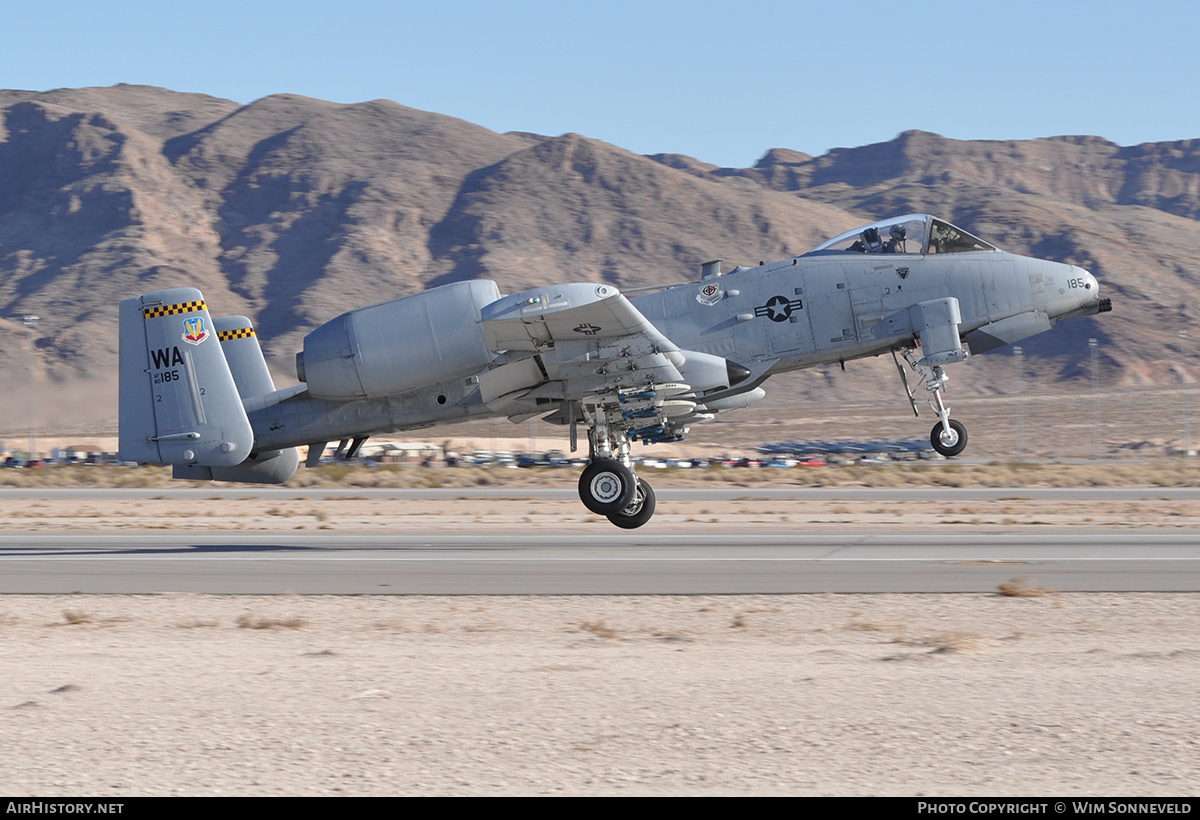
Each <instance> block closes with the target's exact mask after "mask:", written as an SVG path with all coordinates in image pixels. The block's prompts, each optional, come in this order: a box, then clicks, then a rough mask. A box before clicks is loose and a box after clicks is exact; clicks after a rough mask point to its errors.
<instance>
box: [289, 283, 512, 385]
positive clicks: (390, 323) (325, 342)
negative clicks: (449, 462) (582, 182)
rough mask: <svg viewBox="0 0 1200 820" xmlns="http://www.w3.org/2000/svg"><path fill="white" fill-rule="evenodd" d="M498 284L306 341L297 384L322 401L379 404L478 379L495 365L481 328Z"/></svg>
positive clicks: (431, 293)
mask: <svg viewBox="0 0 1200 820" xmlns="http://www.w3.org/2000/svg"><path fill="white" fill-rule="evenodd" d="M499 298H500V291H499V289H498V288H497V287H496V283H495V282H493V281H491V280H490V279H473V280H471V281H467V282H455V283H454V284H450V285H443V286H442V287H438V288H433V289H432V290H427V291H425V292H423V293H415V294H413V295H411V296H402V297H400V298H399V299H393V300H391V301H390V302H383V303H381V304H378V305H372V306H371V307H366V308H361V309H360V310H352V311H350V312H349V313H343V314H342V315H341V316H339V317H337V318H336V319H333V320H332V321H330V322H326V323H325V324H323V325H321V326H320V327H319V328H317V329H316V330H314V331H313V332H312V333H310V334H308V335H307V336H305V337H304V350H303V351H302V352H301V353H298V354H296V376H297V377H298V378H299V379H300V381H302V382H306V383H307V384H308V393H309V395H311V396H313V397H315V398H318V399H330V400H333V401H352V400H354V399H377V398H382V397H384V396H392V395H396V394H397V393H404V392H406V391H409V390H414V389H416V388H419V387H423V386H428V385H432V384H438V383H442V382H446V381H449V380H452V379H458V378H464V377H466V376H469V375H472V374H475V373H478V372H479V371H480V370H482V369H483V368H484V367H486V366H487V364H488V363H489V362H490V361H491V360H492V358H493V354H492V353H491V352H490V351H489V350H488V347H487V344H486V342H485V341H484V338H483V331H482V330H481V328H480V326H479V317H480V311H481V309H482V308H483V306H484V305H487V304H489V303H491V302H494V301H496V300H497V299H499Z"/></svg>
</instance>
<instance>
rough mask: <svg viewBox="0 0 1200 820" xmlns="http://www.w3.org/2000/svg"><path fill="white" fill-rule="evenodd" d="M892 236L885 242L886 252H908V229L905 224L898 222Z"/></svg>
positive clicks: (884, 249) (893, 227) (894, 226)
mask: <svg viewBox="0 0 1200 820" xmlns="http://www.w3.org/2000/svg"><path fill="white" fill-rule="evenodd" d="M890 233H891V236H892V238H891V239H889V240H888V241H887V242H885V243H884V244H883V252H884V253H908V250H907V246H906V240H907V239H908V231H907V230H906V229H905V228H904V226H903V225H901V224H899V223H896V224H895V225H893V226H892V230H891V231H890Z"/></svg>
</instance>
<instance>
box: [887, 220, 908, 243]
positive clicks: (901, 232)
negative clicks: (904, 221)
mask: <svg viewBox="0 0 1200 820" xmlns="http://www.w3.org/2000/svg"><path fill="white" fill-rule="evenodd" d="M889 233H891V235H892V239H895V240H896V241H897V242H903V241H904V240H905V239H906V238H907V237H908V230H907V229H905V227H904V226H903V225H901V224H900V223H899V222H897V223H896V224H895V225H893V226H892V230H891V231H890V232H889Z"/></svg>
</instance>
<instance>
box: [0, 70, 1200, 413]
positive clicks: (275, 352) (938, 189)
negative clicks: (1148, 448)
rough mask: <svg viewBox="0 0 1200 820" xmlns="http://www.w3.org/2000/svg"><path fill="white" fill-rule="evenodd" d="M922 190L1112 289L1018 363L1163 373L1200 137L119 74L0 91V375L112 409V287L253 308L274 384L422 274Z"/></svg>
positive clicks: (1183, 305)
mask: <svg viewBox="0 0 1200 820" xmlns="http://www.w3.org/2000/svg"><path fill="white" fill-rule="evenodd" d="M925 211H928V212H932V213H935V214H938V215H940V216H943V217H945V218H947V219H949V220H951V221H952V222H955V223H957V224H960V225H961V226H963V227H964V228H967V229H968V230H970V231H972V232H974V233H976V234H978V235H980V236H981V237H983V238H985V239H988V240H989V241H992V242H993V243H995V244H998V245H999V246H1000V247H1002V248H1004V249H1005V250H1010V251H1014V252H1016V253H1022V254H1030V255H1036V256H1040V257H1043V258H1050V259H1057V260H1061V261H1067V262H1072V263H1076V264H1080V265H1082V266H1084V267H1086V268H1088V269H1089V270H1091V271H1092V272H1093V273H1095V274H1096V276H1097V277H1098V278H1099V280H1100V282H1101V286H1102V288H1103V293H1104V294H1105V295H1108V296H1111V297H1112V298H1113V300H1114V312H1113V313H1111V314H1106V315H1103V316H1100V317H1092V318H1089V319H1085V320H1075V321H1072V322H1068V323H1064V324H1063V325H1062V326H1060V327H1059V328H1058V329H1056V330H1055V331H1054V332H1053V333H1050V334H1045V335H1044V336H1042V337H1038V338H1037V339H1033V340H1030V341H1029V343H1028V344H1027V345H1026V349H1027V350H1028V351H1029V352H1030V353H1031V354H1038V355H1037V356H1030V357H1029V358H1030V364H1031V368H1033V369H1034V370H1035V371H1037V372H1039V373H1040V374H1041V378H1043V379H1045V380H1048V381H1057V380H1070V379H1073V378H1076V377H1079V376H1081V375H1082V374H1084V373H1085V370H1086V361H1085V360H1086V356H1087V344H1086V340H1087V338H1089V337H1095V338H1098V339H1100V340H1101V346H1102V350H1103V351H1104V353H1103V356H1104V364H1105V367H1106V371H1107V372H1108V373H1109V374H1110V380H1111V381H1112V383H1114V384H1127V385H1131V386H1132V385H1154V384H1159V385H1168V384H1171V383H1177V382H1178V379H1179V378H1180V376H1179V371H1178V368H1179V366H1180V362H1181V350H1180V340H1179V338H1178V333H1179V331H1181V330H1188V329H1189V328H1190V327H1191V324H1192V323H1193V322H1194V321H1195V315H1194V309H1193V308H1192V307H1191V304H1192V302H1193V301H1194V299H1193V297H1195V296H1197V295H1198V288H1200V277H1198V275H1197V260H1198V259H1200V140H1188V141H1182V142H1173V143H1155V144H1146V145H1139V146H1132V147H1121V146H1118V145H1115V144H1113V143H1111V142H1108V141H1105V140H1103V139H1101V138H1099V137H1054V138H1048V139H1038V140H1026V141H1012V142H983V141H976V142H963V141H956V140H950V139H946V138H943V137H940V136H938V135H936V134H929V133H923V132H918V131H911V132H906V133H904V134H901V135H899V136H898V137H897V138H896V139H894V140H892V141H890V142H887V143H881V144H877V145H868V146H863V147H858V148H845V149H836V150H833V151H830V152H829V153H828V154H825V155H823V156H820V157H812V156H809V155H807V154H803V153H800V152H798V151H793V150H789V149H786V148H773V149H771V150H769V151H767V152H766V153H765V154H764V156H763V157H762V159H761V160H760V161H759V162H758V163H757V164H756V165H755V166H754V167H752V168H719V167H716V166H714V165H710V164H706V163H704V162H702V161H701V160H699V159H695V158H691V157H686V156H681V155H656V156H651V157H647V156H641V155H638V154H634V153H631V152H629V151H626V150H623V149H621V148H619V147H616V146H613V145H609V144H606V143H603V142H600V141H597V140H592V139H588V138H586V137H583V136H580V135H577V134H565V135H563V136H557V137H548V136H541V135H536V134H528V133H508V134H497V133H494V132H491V131H488V130H486V129H484V128H481V127H479V126H476V125H472V124H470V123H467V122H464V121H461V120H457V119H454V118H451V117H447V116H443V115H440V114H434V113H429V112H425V111H418V110H415V109H411V108H406V107H404V106H402V105H399V104H397V103H394V102H388V101H383V100H377V101H372V102H365V103H359V104H354V105H341V104H335V103H330V102H323V101H320V100H314V99H308V98H304V97H299V96H295V95H287V94H281V95H275V96H271V97H266V98H264V99H261V100H258V101H256V102H254V103H251V104H249V105H240V104H238V103H235V102H231V101H229V100H222V99H217V98H213V97H208V96H204V95H200V94H183V93H178V92H174V91H169V90H166V89H161V88H152V87H145V86H128V85H120V86H114V87H111V88H82V89H59V90H55V91H48V92H31V91H0V362H2V364H0V377H3V378H4V379H5V383H6V384H9V385H21V384H27V383H28V382H29V378H30V376H29V372H30V369H31V368H32V370H33V371H34V373H35V374H36V377H37V380H38V384H39V385H40V387H39V390H40V392H41V393H42V394H45V393H47V392H57V391H61V393H62V394H63V395H84V396H91V397H93V398H89V399H88V400H86V401H84V402H78V403H73V402H68V404H72V405H74V406H76V407H77V409H81V410H82V411H85V412H90V413H93V414H94V415H95V416H96V418H100V419H111V420H112V421H113V422H115V416H116V405H115V400H114V397H115V380H116V357H117V325H116V304H117V301H118V300H119V299H120V298H123V297H126V296H129V295H135V294H137V293H141V292H145V291H149V290H154V289H158V288H164V287H171V286H178V285H185V284H186V285H195V286H196V287H199V288H200V289H201V290H202V291H203V292H204V293H205V296H206V298H207V300H208V303H209V305H210V307H211V309H212V310H213V311H214V313H216V314H230V313H243V314H246V315H249V316H250V317H252V318H253V319H254V321H255V322H256V325H257V328H258V333H259V337H260V339H262V341H263V342H264V350H265V352H266V353H267V356H268V360H269V362H270V363H271V366H272V369H274V370H275V371H276V372H277V374H278V375H279V378H280V380H281V381H285V380H288V379H289V378H290V377H291V375H292V373H293V356H294V354H295V352H296V351H297V350H298V349H299V348H300V346H301V340H302V338H303V336H304V334H306V333H307V332H308V331H310V330H311V329H312V328H313V327H315V326H317V325H319V324H321V323H322V322H324V321H326V320H328V319H330V318H332V317H333V316H336V315H337V314H339V313H341V312H342V311H345V310H348V309H350V308H354V307H359V306H362V305H365V304H369V303H372V302H376V301H381V300H384V299H388V298H392V297H395V296H399V295H402V294H405V293H410V292H413V291H416V290H420V289H423V288H426V287H432V286H435V285H438V284H442V283H446V282H451V281H455V280H460V279H466V278H473V277H488V278H494V279H496V280H497V281H498V282H499V283H500V286H501V289H502V291H505V292H514V291H517V290H521V289H524V288H527V287H531V286H534V285H537V284H542V283H547V282H559V281H581V280H582V281H604V282H610V283H612V284H615V285H617V286H618V287H621V288H626V289H628V288H636V287H645V286H652V285H660V284H668V283H676V282H684V281H689V280H694V279H695V278H696V277H697V276H698V273H699V266H700V264H701V263H702V262H704V261H707V260H709V259H714V258H721V259H724V260H726V261H725V266H726V269H728V268H730V267H732V266H733V265H735V264H740V263H748V264H754V263H757V262H758V261H760V260H770V259H775V258H781V257H784V256H788V255H793V254H798V253H802V252H804V251H805V250H807V249H809V248H811V247H813V246H814V245H816V244H818V243H819V242H820V241H822V240H823V239H825V238H828V237H829V236H832V235H834V234H836V233H839V232H841V231H843V230H846V229H849V228H852V227H854V226H855V225H858V224H861V223H863V222H866V221H869V220H871V219H875V218H879V217H884V216H890V215H894V214H897V213H905V212H925ZM26 315H37V316H38V317H40V318H39V321H38V322H37V324H36V326H35V327H33V328H31V329H30V328H26V327H24V326H23V317H24V316H26ZM1002 355H1003V354H1002ZM890 366H891V365H890V361H889V362H888V367H890ZM867 386H868V387H869V386H870V385H867ZM81 391H84V392H81ZM21 392H22V391H20V390H11V391H8V393H9V395H7V396H4V397H2V398H0V411H4V408H5V407H8V406H9V405H12V403H13V401H14V400H16V401H18V404H17V405H16V407H17V408H20V407H21V406H22V405H20V404H19V396H18V394H20V393H21ZM5 400H7V402H8V404H5V403H4V402H5ZM43 403H44V404H46V405H47V406H48V405H49V404H50V402H49V401H48V400H46V399H43ZM14 412H15V411H14ZM19 427H20V424H19V423H12V424H9V423H0V428H3V429H19Z"/></svg>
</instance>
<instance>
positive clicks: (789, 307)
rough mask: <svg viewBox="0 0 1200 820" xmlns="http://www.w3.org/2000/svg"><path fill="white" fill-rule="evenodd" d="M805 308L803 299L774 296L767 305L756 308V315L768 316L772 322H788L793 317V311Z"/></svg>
mask: <svg viewBox="0 0 1200 820" xmlns="http://www.w3.org/2000/svg"><path fill="white" fill-rule="evenodd" d="M803 309H804V301H803V300H802V299H789V298H787V297H786V296H772V297H771V298H770V299H768V300H767V303H766V304H765V305H759V306H758V307H756V308H755V309H754V315H755V316H766V317H767V318H768V319H770V320H771V321H772V322H786V321H787V320H788V319H790V318H792V312H793V311H797V310H803Z"/></svg>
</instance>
